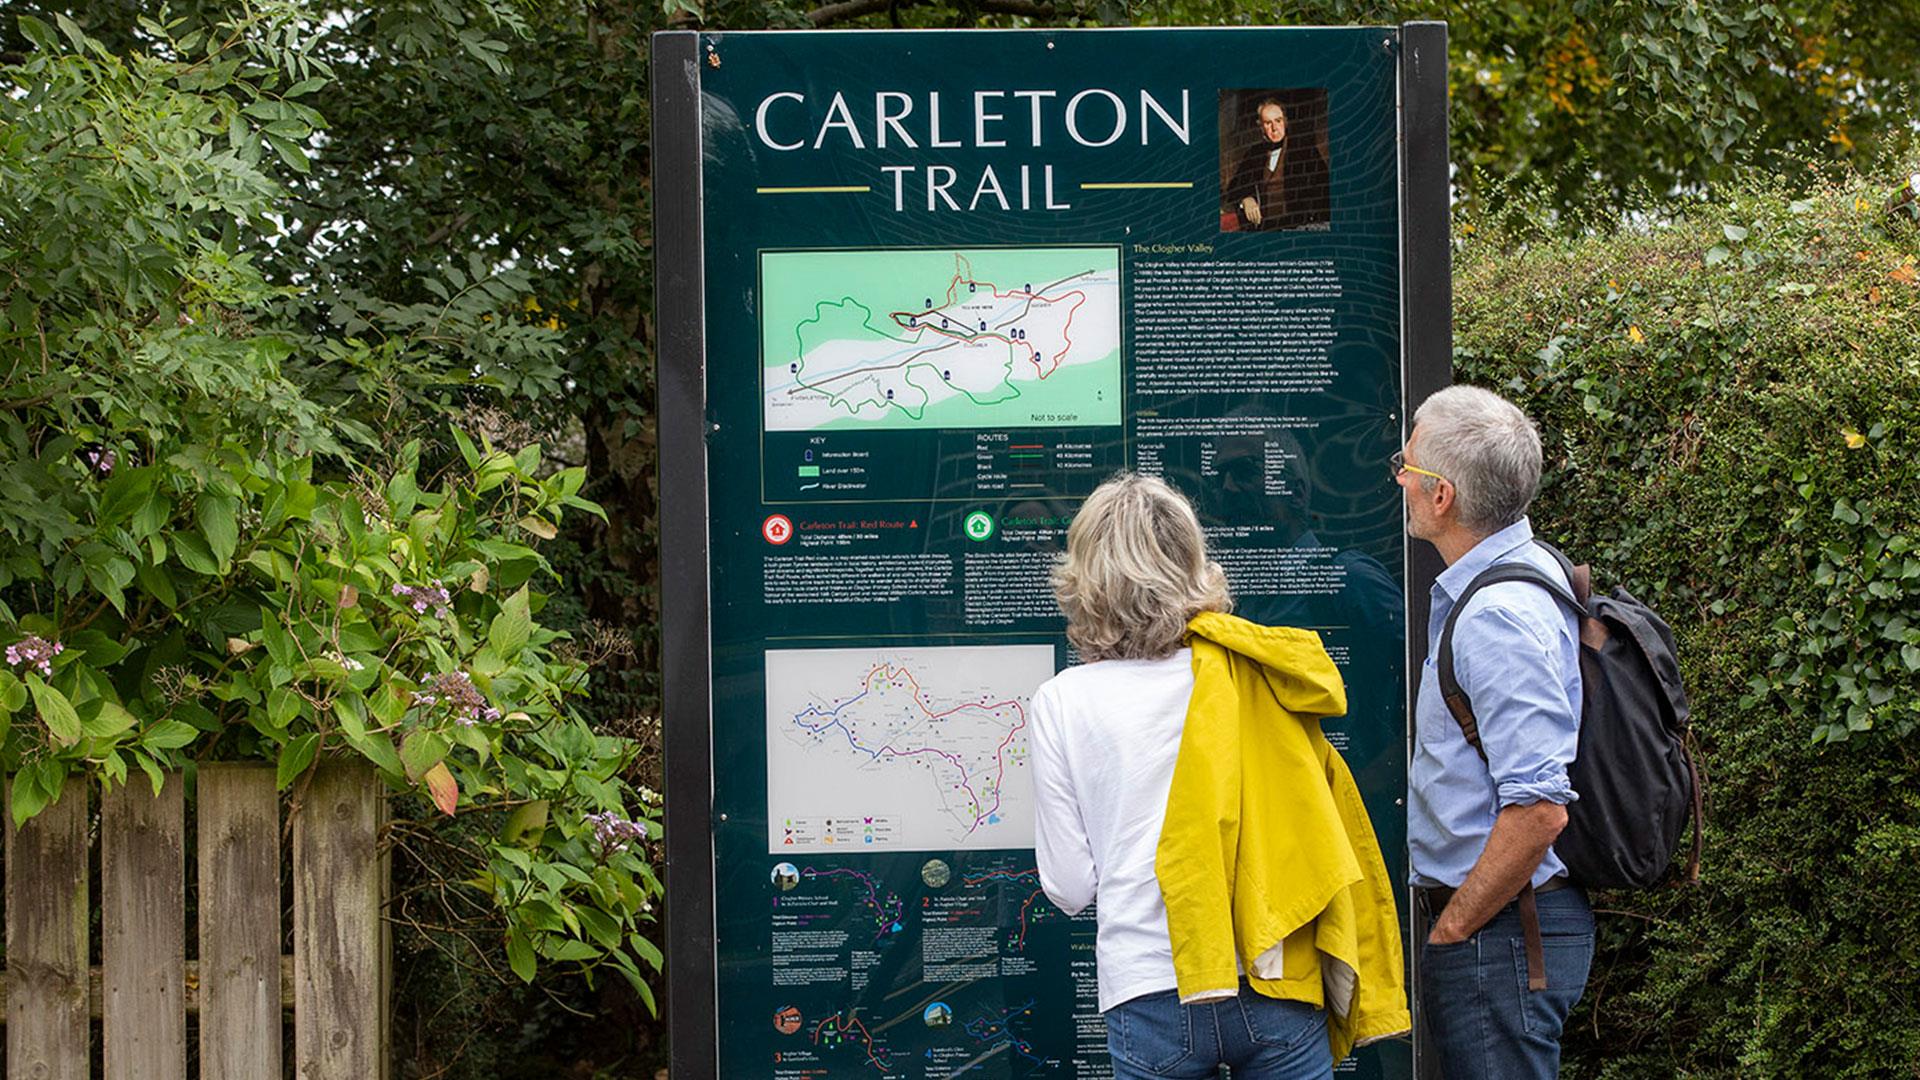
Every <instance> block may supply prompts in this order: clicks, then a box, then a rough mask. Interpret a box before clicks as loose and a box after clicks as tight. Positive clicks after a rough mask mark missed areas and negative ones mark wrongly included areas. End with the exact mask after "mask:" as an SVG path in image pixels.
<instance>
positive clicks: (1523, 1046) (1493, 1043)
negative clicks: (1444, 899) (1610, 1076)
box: [1420, 888, 1593, 1080]
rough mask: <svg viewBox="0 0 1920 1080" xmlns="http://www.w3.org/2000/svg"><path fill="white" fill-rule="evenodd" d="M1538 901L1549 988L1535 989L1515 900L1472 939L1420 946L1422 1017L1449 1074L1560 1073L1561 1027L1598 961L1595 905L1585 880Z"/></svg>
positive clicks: (1458, 1077)
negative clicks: (1529, 977) (1589, 901)
mask: <svg viewBox="0 0 1920 1080" xmlns="http://www.w3.org/2000/svg"><path fill="white" fill-rule="evenodd" d="M1537 900H1538V903H1539V906H1540V941H1541V945H1542V946H1543V951H1544V952H1545V954H1546V961H1547V988H1546V989H1545V990H1538V991H1535V990H1529V989H1527V945H1526V938H1525V937H1524V936H1523V932H1522V931H1521V928H1520V912H1519V908H1518V906H1517V905H1515V904H1508V905H1507V906H1506V907H1505V908H1504V909H1502V910H1501V912H1500V913H1499V914H1498V915H1495V916H1494V917H1493V919H1492V921H1490V922H1488V923H1487V925H1485V926H1483V927H1481V928H1480V932H1479V933H1476V934H1474V935H1473V936H1472V937H1470V938H1468V939H1467V940H1465V941H1462V942H1459V943H1458V944H1454V945H1429V944H1424V943H1423V944H1422V945H1421V947H1420V1008H1421V1014H1422V1017H1421V1023H1422V1025H1423V1026H1424V1027H1425V1028H1426V1032H1427V1035H1428V1038H1427V1040H1426V1045H1428V1046H1430V1047H1432V1048H1433V1050H1434V1053H1435V1054H1436V1055H1437V1056H1438V1058H1439V1064H1440V1074H1441V1075H1442V1076H1444V1077H1447V1080H1466V1078H1471V1080H1534V1078H1546V1080H1551V1078H1552V1077H1555V1076H1558V1075H1559V1072H1560V1030H1561V1028H1562V1027H1564V1026H1565V1025H1566V1022H1567V1014H1568V1013H1570V1012H1572V1011H1573V1006H1574V1004H1575V1003H1576V1002H1578V1001H1579V1000H1580V995H1581V994H1582V993H1584V992H1585V991H1586V988H1587V969H1588V967H1590V966H1591V965H1592V963H1593V909H1592V908H1590V907H1588V906H1587V898H1586V895H1585V894H1584V893H1582V892H1581V891H1580V890H1579V889H1577V888H1565V889H1557V890H1555V891H1553V892H1550V893H1544V894H1541V895H1539V896H1538V897H1537ZM1432 914H1435V915H1437V914H1439V913H1438V912H1433V913H1432Z"/></svg>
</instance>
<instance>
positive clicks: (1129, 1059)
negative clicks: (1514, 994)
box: [1031, 473, 1409, 1080]
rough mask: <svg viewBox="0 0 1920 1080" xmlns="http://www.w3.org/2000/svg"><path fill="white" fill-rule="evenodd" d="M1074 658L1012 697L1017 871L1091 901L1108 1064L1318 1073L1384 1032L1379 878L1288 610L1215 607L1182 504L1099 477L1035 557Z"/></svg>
mask: <svg viewBox="0 0 1920 1080" xmlns="http://www.w3.org/2000/svg"><path fill="white" fill-rule="evenodd" d="M1053 583H1054V592H1055V595H1056V596H1057V597H1058V599H1059V602H1060V607H1061V610H1062V611H1063V612H1064V613H1065V615H1066V617H1067V638H1068V640H1069V641H1070V642H1071V643H1072V644H1073V646H1074V648H1075V650H1076V651H1077V652H1078V653H1079V659H1080V661H1081V662H1080V663H1079V664H1078V665H1077V666H1074V667H1072V668H1069V669H1067V670H1066V671H1063V672H1061V673H1060V674H1059V675H1057V676H1055V677H1054V678H1053V679H1052V680H1050V681H1048V682H1047V683H1046V685H1044V686H1042V687H1041V688H1040V689H1039V691H1037V692H1036V693H1035V695H1034V699H1033V718H1032V719H1033V723H1032V731H1031V744H1032V748H1033V775H1034V787H1035V798H1036V809H1035V815H1036V841H1035V845H1036V853H1035V854H1036V859H1037V862H1038V865H1039V870H1040V880H1041V884H1042V886H1043V887H1044V888H1045V890H1046V893H1047V895H1048V897H1049V898H1050V899H1052V900H1053V902H1054V903H1055V904H1057V905H1058V906H1059V907H1061V908H1062V909H1063V910H1065V911H1067V912H1068V913H1070V914H1071V913H1075V912H1078V911H1080V910H1082V909H1084V908H1085V907H1086V906H1087V905H1088V904H1089V903H1092V902H1094V901H1096V900H1097V901H1098V905H1097V912H1098V915H1097V919H1098V934H1097V939H1096V947H1095V957H1096V960H1097V967H1098V981H1099V998H1100V1010H1101V1012H1102V1013H1103V1014H1104V1016H1105V1017H1106V1021H1107V1044H1108V1048H1109V1050H1110V1052H1111V1054H1112V1057H1113V1066H1114V1075H1115V1077H1117V1078H1118V1080H1135V1078H1145V1077H1193V1078H1199V1077H1212V1076H1214V1075H1215V1073H1216V1072H1217V1070H1218V1067H1219V1066H1220V1065H1222V1064H1226V1065H1229V1066H1231V1067H1232V1069H1233V1075H1234V1077H1235V1080H1308V1078H1312V1080H1319V1078H1325V1077H1331V1076H1332V1074H1333V1064H1334V1062H1335V1061H1336V1060H1338V1059H1339V1058H1340V1057H1344V1056H1345V1054H1346V1053H1347V1051H1348V1049H1349V1048H1350V1047H1351V1046H1353V1045H1355V1043H1357V1042H1365V1041H1370V1040H1372V1039H1375V1038H1381V1037H1385V1036H1387V1035H1392V1034H1398V1033H1400V1032H1403V1031H1405V1030H1406V1028H1407V1027H1408V1026H1409V1025H1408V1017H1407V1011H1406V998H1405V993H1404V989H1403V987H1402V985H1401V970H1400V969H1401V952H1400V944H1399V936H1398V929H1397V925H1396V916H1395V914H1394V908H1393V898H1392V893H1391V888H1390V886H1389V885H1388V882H1387V878H1386V868H1385V864H1384V862H1383V861H1382V860H1381V858H1380V854H1379V848H1378V845H1377V844H1376V843H1375V842H1374V839H1373V833H1372V828H1371V825H1370V824H1369V823H1368V822H1367V820H1366V814H1365V809H1364V807H1363V806H1362V805H1361V803H1360V799H1359V795H1358V792H1357V790H1356V789H1355V788H1354V786H1353V782H1352V778H1351V776H1350V775H1349V774H1348V773H1347V772H1346V767H1345V765H1344V763H1342V762H1341V761H1340V759H1339V755H1338V754H1337V753H1336V752H1334V751H1333V750H1332V748H1331V747H1330V746H1329V745H1328V744H1327V742H1326V739H1325V738H1324V736H1322V735H1321V734H1320V729H1319V720H1320V718H1321V717H1323V716H1331V715H1340V714H1342V713H1344V712H1345V709H1346V703H1345V690H1344V687H1343V686H1342V685H1341V683H1340V678H1339V674H1338V672H1337V671H1336V670H1335V669H1334V667H1333V663H1332V661H1331V660H1330V659H1328V657H1327V654H1326V651H1325V649H1324V648H1322V646H1321V644H1320V640H1319V637H1318V635H1316V634H1314V633H1312V632H1311V631H1304V630H1293V629H1288V628H1284V627H1261V626H1256V625H1254V624H1252V623H1249V622H1246V621H1245V620H1242V619H1237V618H1234V617H1233V616H1232V615H1230V614H1228V612H1229V611H1230V610H1231V609H1232V600H1231V598H1230V596H1229V595H1228V591H1227V582H1226V576H1225V574H1224V573H1222V571H1221V569H1220V566H1219V565H1218V564H1217V563H1215V562H1214V561H1213V560H1211V559H1210V558H1208V556H1207V545H1206V537H1205V534H1204V533H1203V532H1202V530H1201V528H1200V522H1199V520H1198V518H1197V517H1196V516H1195V515H1194V512H1193V508H1192V506H1191V505H1190V504H1189V503H1188V502H1187V500H1186V499H1185V498H1184V497H1183V496H1181V495H1180V494H1179V493H1177V492H1175V491H1174V490H1173V489H1172V488H1170V487H1168V486H1167V485H1166V484H1165V483H1164V482H1162V481H1160V480H1158V479H1155V478H1153V477H1148V476H1141V475H1136V474H1131V473H1122V474H1120V475H1118V476H1115V477H1114V478H1112V479H1111V480H1108V481H1107V482H1106V483H1104V484H1102V485H1101V486H1100V487H1099V488H1098V489H1097V490H1096V491H1095V492H1094V493H1093V494H1092V495H1091V496H1089V497H1088V499H1087V501H1086V503H1085V504H1084V505H1083V506H1082V507H1081V508H1080V512H1079V513H1078V514H1076V515H1075V517H1074V519H1073V524H1072V525H1071V526H1070V527H1069V528H1068V530H1067V550H1066V553H1065V554H1064V555H1063V556H1062V557H1061V558H1060V560H1059V563H1058V565H1057V567H1056V568H1055V571H1054V582H1053Z"/></svg>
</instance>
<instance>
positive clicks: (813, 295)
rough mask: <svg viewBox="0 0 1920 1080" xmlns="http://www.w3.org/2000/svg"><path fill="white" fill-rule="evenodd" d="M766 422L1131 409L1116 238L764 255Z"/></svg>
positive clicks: (837, 424)
mask: <svg viewBox="0 0 1920 1080" xmlns="http://www.w3.org/2000/svg"><path fill="white" fill-rule="evenodd" d="M760 285H761V292H762V304H763V308H762V313H761V354H762V365H763V367H764V371H763V377H762V388H763V394H764V397H763V405H764V420H765V425H766V429H767V430H768V431H814V430H822V429H849V428H851V429H868V428H915V427H939V428H1008V427H1022V426H1031V425H1045V426H1051V427H1083V426H1095V425H1113V424H1118V423H1119V422H1120V405H1121V401H1120V370H1121V369H1120V252H1119V249H1118V248H1112V247H1057V248H980V249H959V250H953V249H949V250H921V249H875V250H864V251H774V252H765V253H763V254H762V255H761V256H760Z"/></svg>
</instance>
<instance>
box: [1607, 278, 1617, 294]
mask: <svg viewBox="0 0 1920 1080" xmlns="http://www.w3.org/2000/svg"><path fill="white" fill-rule="evenodd" d="M1607 288H1609V289H1612V290H1613V291H1614V292H1619V291H1620V280H1619V279H1618V278H1608V279H1607Z"/></svg>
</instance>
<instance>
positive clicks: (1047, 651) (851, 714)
mask: <svg viewBox="0 0 1920 1080" xmlns="http://www.w3.org/2000/svg"><path fill="white" fill-rule="evenodd" d="M1052 676H1053V649H1052V647H1051V646H1046V645H1000V646H965V647H953V648H915V649H898V650H873V649H802V650H774V651H770V652H768V653H767V747H768V761H767V819H768V820H767V849H768V851H769V852H770V853H773V854H776V855H785V854H806V853H819V852H839V853H842V854H853V853H861V852H873V851H886V850H896V851H929V850H951V849H956V848H1019V847H1031V846H1032V844H1033V795H1032V781H1031V779H1030V776H1029V774H1028V772H1027V769H1028V750H1027V734H1028V728H1027V724H1028V715H1029V698H1030V697H1031V695H1032V694H1033V691H1034V690H1035V689H1037V688H1038V687H1039V686H1040V684H1041V683H1043V682H1045V681H1046V680H1047V679H1049V678H1051V677H1052Z"/></svg>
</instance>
